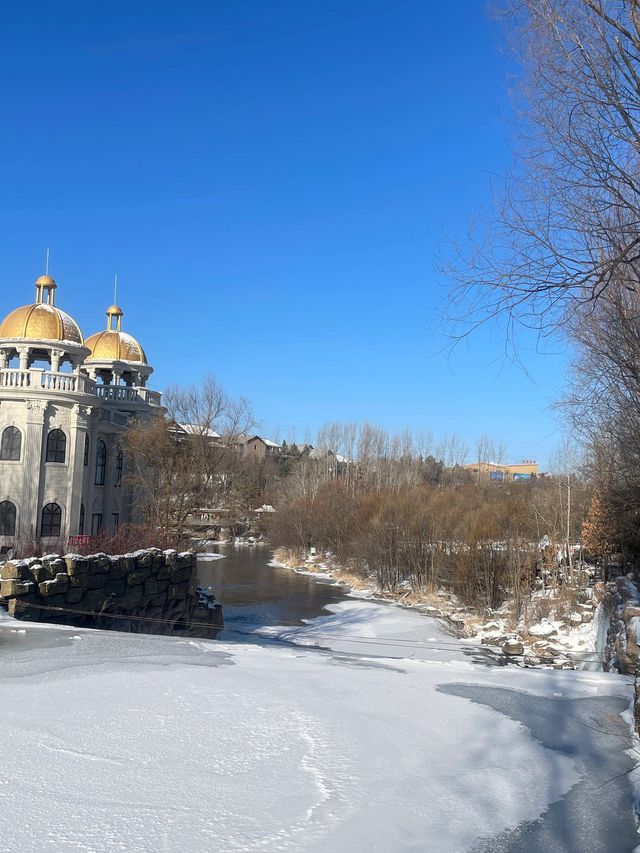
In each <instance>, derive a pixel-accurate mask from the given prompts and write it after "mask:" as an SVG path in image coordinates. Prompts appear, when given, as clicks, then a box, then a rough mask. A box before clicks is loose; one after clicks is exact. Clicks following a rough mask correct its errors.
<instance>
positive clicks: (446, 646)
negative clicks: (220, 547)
mask: <svg viewBox="0 0 640 853" xmlns="http://www.w3.org/2000/svg"><path fill="white" fill-rule="evenodd" d="M16 600H17V601H20V600H19V599H16ZM20 606H21V607H26V608H29V609H32V610H43V611H49V612H53V613H69V614H71V615H78V616H92V617H93V618H94V619H97V618H100V617H103V618H105V619H123V620H129V621H134V622H151V623H154V624H161V625H167V624H171V622H172V620H170V619H159V618H156V617H151V616H127V615H125V614H123V613H111V612H109V611H108V610H103V611H98V612H96V611H95V610H78V609H75V608H74V609H70V608H68V607H55V606H52V605H47V604H32V603H29V602H22V601H20ZM174 621H175V622H177V623H179V624H180V626H181V627H182V626H184V628H206V629H207V630H209V631H212V630H213V631H226V632H227V633H233V634H239V635H241V636H246V637H252V638H254V639H255V638H256V637H261V638H262V639H267V640H272V641H274V642H285V643H288V644H292V643H293V642H294V638H293V637H291V638H289V637H287V636H286V633H287V632H283V633H282V634H278V635H270V634H269V633H261V632H260V631H247V630H243V629H242V628H229V627H225V626H222V627H220V626H217V625H211V624H210V623H209V622H197V621H193V622H183V621H182V620H180V619H176V620H174ZM291 631H295V632H296V636H298V637H305V633H304V628H302V629H297V628H295V627H294V628H292V629H291ZM307 637H308V638H309V639H312V640H328V641H335V640H341V641H343V642H349V643H351V642H353V643H355V644H356V645H357V644H366V645H373V646H384V647H388V648H398V647H400V646H404V647H409V648H417V649H433V650H434V651H441V652H451V651H454V650H458V651H463V652H465V651H469V652H478V651H482V652H484V653H485V654H489V655H492V656H494V657H499V658H500V659H502V658H507V659H508V658H518V657H522V658H525V657H527V656H530V657H537V658H539V659H541V660H544V658H540V656H539V655H535V654H532V653H531V652H522V653H521V654H515V655H506V654H504V652H499V651H497V650H496V649H494V648H493V647H491V646H489V645H487V644H484V643H465V642H464V641H462V640H459V641H456V640H450V641H447V640H440V641H438V642H437V643H432V642H429V641H428V640H409V639H407V640H403V639H402V638H400V637H385V638H378V639H374V638H371V637H365V636H363V635H357V634H353V635H349V636H346V637H340V636H337V635H335V634H315V633H314V634H309V635H307ZM303 648H305V647H304V646H303ZM306 648H308V647H306ZM560 654H561V655H562V656H564V657H566V658H568V659H569V660H572V659H573V656H575V658H576V660H578V661H586V660H593V661H598V662H600V663H603V662H604V661H603V658H601V657H600V656H599V655H597V654H596V653H594V652H585V653H582V652H579V651H575V650H562V651H561V652H560ZM555 657H559V655H556V656H555Z"/></svg>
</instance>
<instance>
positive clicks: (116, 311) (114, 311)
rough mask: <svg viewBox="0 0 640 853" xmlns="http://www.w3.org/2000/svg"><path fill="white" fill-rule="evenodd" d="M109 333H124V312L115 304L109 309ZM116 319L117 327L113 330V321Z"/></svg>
mask: <svg viewBox="0 0 640 853" xmlns="http://www.w3.org/2000/svg"><path fill="white" fill-rule="evenodd" d="M106 313H107V331H108V332H120V331H122V317H123V311H122V308H120V307H119V306H118V305H116V304H115V302H114V304H113V305H110V306H109V307H108V308H107V312H106ZM114 318H115V321H116V327H115V329H114V328H113V320H114Z"/></svg>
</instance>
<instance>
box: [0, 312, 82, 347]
mask: <svg viewBox="0 0 640 853" xmlns="http://www.w3.org/2000/svg"><path fill="white" fill-rule="evenodd" d="M0 338H25V339H29V340H43V341H70V342H71V343H74V344H82V342H83V340H82V332H81V331H80V327H79V326H78V324H77V323H76V321H75V320H74V319H73V318H72V317H70V316H69V315H68V314H65V313H64V311H61V310H60V309H59V308H56V306H55V305H49V304H47V303H43V302H38V303H36V304H34V305H23V306H22V308H16V309H15V310H14V311H12V312H11V313H10V314H8V315H7V316H6V317H5V318H4V320H3V321H2V323H1V324H0Z"/></svg>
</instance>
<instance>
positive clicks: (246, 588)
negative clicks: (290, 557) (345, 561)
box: [198, 545, 345, 640]
mask: <svg viewBox="0 0 640 853" xmlns="http://www.w3.org/2000/svg"><path fill="white" fill-rule="evenodd" d="M207 550H208V551H211V552H214V553H219V554H223V555H224V559H221V560H204V559H203V560H199V561H198V583H199V584H200V585H201V586H205V587H206V586H212V587H213V590H214V593H215V596H216V598H217V600H218V601H219V602H220V604H222V608H223V613H224V623H225V629H224V630H223V631H221V632H220V634H219V635H218V636H219V638H220V639H224V640H234V639H235V640H242V639H244V640H246V639H248V637H243V635H242V633H239V632H245V631H246V632H251V631H254V630H255V629H256V628H261V627H263V626H272V625H301V624H303V622H302V620H303V619H313V618H315V617H317V616H322V615H326V613H323V608H325V607H326V606H327V605H328V604H334V603H336V602H339V601H343V600H344V597H345V588H344V587H341V586H337V585H336V584H333V583H328V582H320V583H319V582H318V579H316V578H312V577H308V576H307V575H298V574H296V573H295V572H292V571H291V570H290V569H282V568H277V567H273V566H270V565H269V561H270V560H271V551H270V550H269V548H267V547H264V546H259V545H258V546H254V547H243V546H233V545H219V546H213V547H211V548H208V549H207ZM320 580H322V579H320Z"/></svg>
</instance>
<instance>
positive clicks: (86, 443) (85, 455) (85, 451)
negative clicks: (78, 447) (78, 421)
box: [84, 435, 89, 468]
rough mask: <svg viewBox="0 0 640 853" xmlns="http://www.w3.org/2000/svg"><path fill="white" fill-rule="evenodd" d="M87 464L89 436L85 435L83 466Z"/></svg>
mask: <svg viewBox="0 0 640 853" xmlns="http://www.w3.org/2000/svg"><path fill="white" fill-rule="evenodd" d="M88 464H89V436H88V435H85V437H84V467H85V468H86V467H87V465H88Z"/></svg>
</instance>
